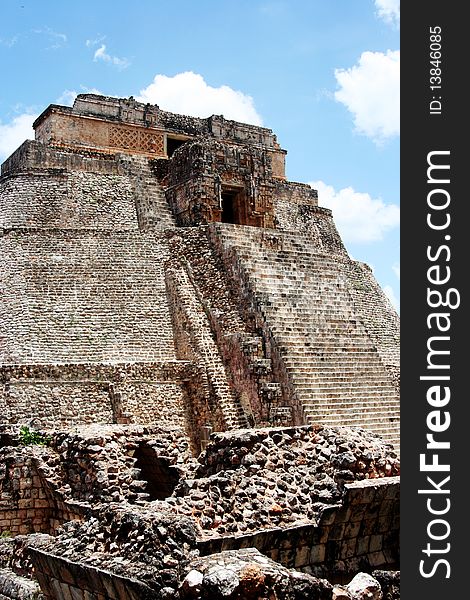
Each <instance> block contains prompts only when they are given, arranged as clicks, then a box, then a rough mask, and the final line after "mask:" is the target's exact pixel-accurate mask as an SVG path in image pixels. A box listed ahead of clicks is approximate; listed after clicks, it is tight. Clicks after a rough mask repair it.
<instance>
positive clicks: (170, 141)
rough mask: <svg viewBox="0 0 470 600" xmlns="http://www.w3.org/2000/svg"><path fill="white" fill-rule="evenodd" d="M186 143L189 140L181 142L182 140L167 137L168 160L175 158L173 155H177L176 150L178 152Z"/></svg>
mask: <svg viewBox="0 0 470 600" xmlns="http://www.w3.org/2000/svg"><path fill="white" fill-rule="evenodd" d="M186 141H187V140H181V139H177V138H171V137H167V138H166V154H167V156H168V158H170V157H171V156H173V154H174V153H175V150H177V149H178V148H179V147H180V146H182V145H183V144H185V143H186Z"/></svg>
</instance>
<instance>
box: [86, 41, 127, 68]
mask: <svg viewBox="0 0 470 600" xmlns="http://www.w3.org/2000/svg"><path fill="white" fill-rule="evenodd" d="M88 41H90V40H87V42H88ZM87 45H88V44H87ZM93 60H94V61H95V62H97V61H99V60H101V61H103V62H105V63H108V64H110V65H114V66H115V67H117V68H118V69H120V70H122V69H126V68H127V67H128V66H129V65H130V64H131V63H130V62H129V61H128V60H127V58H119V57H118V56H112V55H111V54H108V53H107V52H106V45H105V44H101V46H100V47H99V48H98V49H97V50H95V53H94V55H93Z"/></svg>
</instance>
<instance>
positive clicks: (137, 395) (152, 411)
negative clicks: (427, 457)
mask: <svg viewBox="0 0 470 600" xmlns="http://www.w3.org/2000/svg"><path fill="white" fill-rule="evenodd" d="M111 397H112V400H113V403H114V404H115V405H116V403H117V402H119V411H116V412H119V413H120V418H119V419H118V422H121V423H124V422H128V423H139V424H142V425H150V424H154V423H158V424H159V425H161V426H166V427H180V428H181V429H182V430H185V429H186V428H187V423H188V412H189V406H188V399H187V394H186V392H185V389H184V387H183V386H182V385H181V383H159V382H158V383H157V382H149V381H128V382H125V383H118V384H114V385H113V388H112V392H111ZM95 422H96V420H95ZM107 422H108V423H109V422H111V421H107Z"/></svg>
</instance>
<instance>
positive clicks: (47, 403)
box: [0, 380, 114, 429]
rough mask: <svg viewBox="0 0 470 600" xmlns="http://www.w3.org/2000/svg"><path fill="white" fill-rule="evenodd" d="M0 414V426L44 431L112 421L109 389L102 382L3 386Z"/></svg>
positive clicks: (21, 383) (31, 383)
mask: <svg viewBox="0 0 470 600" xmlns="http://www.w3.org/2000/svg"><path fill="white" fill-rule="evenodd" d="M91 406H92V407H93V410H90V407H91ZM0 414H1V417H0V419H1V422H2V423H19V424H23V425H28V426H33V427H36V428H48V429H49V428H53V427H60V426H73V425H76V424H78V423H112V422H113V421H114V414H113V410H112V405H111V401H110V397H109V385H108V384H107V383H104V382H103V383H95V382H87V381H74V382H63V381H55V382H54V381H49V382H47V381H46V382H44V381H30V380H20V381H13V382H9V383H3V385H1V387H0Z"/></svg>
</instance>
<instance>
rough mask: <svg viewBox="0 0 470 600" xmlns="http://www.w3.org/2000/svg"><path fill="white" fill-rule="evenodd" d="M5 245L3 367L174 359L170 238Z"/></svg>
mask: <svg viewBox="0 0 470 600" xmlns="http://www.w3.org/2000/svg"><path fill="white" fill-rule="evenodd" d="M0 245H1V252H2V256H3V257H4V269H2V273H1V274H0V298H1V299H0V315H1V324H0V336H1V338H2V339H3V345H2V351H1V352H2V354H1V356H0V360H1V362H2V363H3V364H15V363H21V364H35V363H49V364H55V363H61V362H62V363H70V362H75V363H85V362H97V363H106V362H112V361H118V362H139V361H143V362H150V361H155V360H156V361H158V360H172V359H174V358H175V354H174V346H173V333H172V326H171V318H170V312H169V307H168V301H167V296H166V289H165V280H164V273H163V264H162V262H163V261H164V260H165V259H166V257H167V255H168V250H167V245H166V242H165V240H164V237H162V236H158V235H157V234H155V235H153V234H145V235H144V234H132V233H130V232H128V233H108V234H107V233H105V232H103V231H88V232H79V231H63V230H60V231H59V230H55V231H52V230H51V231H44V232H37V231H36V232H33V231H30V232H26V231H25V232H9V233H7V234H6V235H3V236H2V238H1V239H0Z"/></svg>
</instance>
